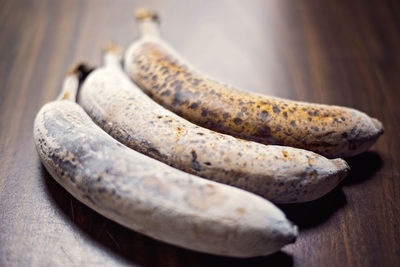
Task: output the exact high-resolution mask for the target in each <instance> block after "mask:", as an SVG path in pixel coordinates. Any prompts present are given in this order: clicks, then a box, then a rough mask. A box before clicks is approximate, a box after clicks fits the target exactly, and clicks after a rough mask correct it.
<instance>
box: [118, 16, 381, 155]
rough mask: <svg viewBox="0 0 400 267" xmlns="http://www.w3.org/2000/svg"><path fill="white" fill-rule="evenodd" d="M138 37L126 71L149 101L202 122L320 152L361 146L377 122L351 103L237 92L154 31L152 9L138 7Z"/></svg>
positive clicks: (374, 133) (377, 130)
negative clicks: (195, 65) (202, 70)
mask: <svg viewBox="0 0 400 267" xmlns="http://www.w3.org/2000/svg"><path fill="white" fill-rule="evenodd" d="M136 17H137V20H138V22H139V26H140V30H141V38H140V39H139V40H138V41H136V42H134V43H133V44H132V45H131V46H130V47H129V49H128V50H127V52H126V55H125V65H124V66H125V70H126V72H127V73H128V75H129V76H130V77H131V78H132V79H133V80H134V81H135V82H136V83H137V84H138V85H139V86H140V87H141V88H142V89H143V90H144V92H146V93H147V94H148V95H150V96H151V97H152V98H153V99H154V100H155V101H157V102H158V103H160V104H161V105H163V106H165V107H167V108H168V109H170V110H172V111H173V112H175V113H177V114H179V115H181V116H182V117H184V118H186V119H188V120H189V121H192V122H194V123H196V124H198V125H201V126H203V127H206V128H209V129H212V130H215V131H218V132H222V133H226V134H230V135H233V136H236V137H240V138H243V139H247V140H252V141H256V142H260V143H264V144H277V145H285V146H292V147H298V148H303V149H307V150H311V151H314V152H316V153H319V154H321V155H324V156H326V157H331V158H334V157H350V156H354V155H357V154H359V153H362V152H364V151H365V150H367V149H368V148H369V147H370V146H371V145H372V144H373V143H374V142H375V141H376V140H377V139H378V137H379V136H380V135H381V134H382V133H383V127H382V124H381V123H380V122H379V121H378V120H377V119H374V118H371V117H369V116H368V115H366V114H365V113H363V112H360V111H358V110H355V109H351V108H345V107H339V106H328V105H322V104H311V103H305V102H298V101H291V100H286V99H282V98H275V97H270V96H265V95H259V94H255V93H248V92H243V91H240V90H237V89H234V88H232V87H230V86H228V85H225V84H222V83H219V82H217V81H215V80H213V79H210V78H208V77H207V76H204V75H202V74H200V73H199V72H198V71H196V70H195V69H194V68H193V67H191V66H190V65H189V64H188V63H187V62H185V61H184V60H183V59H182V58H181V57H180V56H179V55H178V54H177V53H176V52H175V51H174V50H173V49H172V48H171V47H170V46H169V45H168V44H167V43H166V42H164V41H163V40H162V39H161V37H160V34H159V28H158V27H159V26H158V18H157V15H156V14H155V13H153V12H151V11H148V10H142V9H141V10H139V11H138V12H137V15H136Z"/></svg>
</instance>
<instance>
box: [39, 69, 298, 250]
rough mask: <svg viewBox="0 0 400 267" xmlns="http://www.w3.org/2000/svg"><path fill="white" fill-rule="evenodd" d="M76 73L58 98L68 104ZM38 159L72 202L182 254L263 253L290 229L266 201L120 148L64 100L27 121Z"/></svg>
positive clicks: (291, 233)
mask: <svg viewBox="0 0 400 267" xmlns="http://www.w3.org/2000/svg"><path fill="white" fill-rule="evenodd" d="M76 70H77V69H75V71H74V72H72V73H71V74H69V76H67V78H66V79H65V82H64V90H63V92H62V93H61V95H60V97H59V99H74V96H75V92H76V89H77V87H78V74H79V73H81V74H82V73H84V72H82V71H80V72H79V73H78V72H77V71H76ZM34 140H35V144H36V149H37V152H38V154H39V157H40V160H41V161H42V163H43V165H44V166H45V167H46V169H47V170H48V171H49V172H50V174H51V175H52V176H53V177H54V179H55V180H56V181H57V182H58V183H60V184H61V185H62V186H63V187H64V188H65V189H66V190H67V191H69V192H70V193H71V194H72V195H73V196H74V197H76V198H77V199H79V200H80V201H81V202H83V203H85V204H86V205H87V206H89V207H91V208H92V209H94V210H95V211H97V212H99V213H100V214H102V215H104V216H106V217H107V218H109V219H111V220H114V221H116V222H118V223H120V224H122V225H124V226H126V227H129V228H131V229H133V230H135V231H138V232H140V233H143V234H145V235H148V236H150V237H153V238H155V239H158V240H161V241H165V242H167V243H170V244H174V245H177V246H180V247H185V248H188V249H192V250H196V251H201V252H206V253H211V254H216V255H225V256H234V257H251V256H260V255H267V254H270V253H273V252H275V251H277V250H279V248H280V247H282V246H283V245H285V244H287V243H290V242H293V241H294V239H295V237H296V236H297V227H296V226H294V225H292V224H291V223H290V222H289V221H288V220H287V219H286V218H285V215H284V214H283V213H282V212H281V211H280V210H279V209H278V208H277V207H275V206H274V205H273V204H272V203H270V202H269V201H267V200H265V199H263V198H261V197H259V196H256V195H254V194H251V193H248V192H246V191H244V190H240V189H237V188H234V187H231V186H227V185H223V184H219V183H215V182H210V181H208V180H205V179H201V178H198V177H195V176H193V175H190V174H187V173H185V172H182V171H179V170H176V169H174V168H172V167H170V166H168V165H165V164H163V163H161V162H159V161H157V160H154V159H151V158H149V157H146V156H144V155H143V154H140V153H138V152H136V151H134V150H131V149H129V148H128V147H125V146H124V145H122V144H121V143H119V142H118V141H116V140H114V139H113V138H112V137H110V136H109V135H108V134H106V133H105V132H104V131H103V130H101V129H100V128H99V127H98V126H97V125H96V124H95V123H94V122H93V121H92V120H91V119H90V118H89V116H88V115H87V114H86V113H85V112H84V110H83V109H82V108H81V107H80V106H79V105H77V104H76V103H74V102H73V101H68V100H58V101H54V102H50V103H48V104H46V105H44V106H43V107H42V108H41V110H40V111H39V113H38V114H37V116H36V119H35V123H34Z"/></svg>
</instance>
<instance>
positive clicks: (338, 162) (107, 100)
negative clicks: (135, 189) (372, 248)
mask: <svg viewBox="0 0 400 267" xmlns="http://www.w3.org/2000/svg"><path fill="white" fill-rule="evenodd" d="M120 57H121V56H120V55H119V54H118V53H117V52H116V51H115V49H112V50H109V51H108V52H106V53H105V55H104V61H105V64H106V66H105V67H103V68H99V69H97V70H94V71H93V72H92V73H90V74H89V75H88V76H87V78H86V80H84V81H83V83H82V85H81V88H80V93H79V97H78V103H79V104H80V105H81V106H82V107H83V108H84V109H85V110H86V112H87V113H88V114H89V116H90V117H91V118H92V119H93V120H94V121H95V122H96V123H97V124H98V125H99V126H100V127H101V128H103V129H104V130H105V131H106V132H108V133H109V134H110V135H111V136H113V137H114V138H115V139H117V140H118V141H120V142H121V143H123V144H125V145H127V146H128V147H131V148H133V149H135V150H137V151H139V152H142V153H144V154H146V155H148V156H151V157H153V158H155V159H158V160H160V161H163V162H164V163H167V164H169V165H171V166H173V167H176V168H179V169H181V170H184V171H186V172H189V173H192V174H195V175H198V176H202V177H205V178H208V179H211V180H214V181H217V182H222V183H225V184H229V185H233V186H236V187H240V188H242V189H245V190H247V191H250V192H253V193H256V194H258V195H261V196H263V197H265V198H268V199H269V200H271V201H273V202H278V203H293V202H305V201H310V200H314V199H316V198H319V197H321V196H322V195H324V194H326V193H328V192H329V191H331V190H332V189H333V188H334V187H335V186H336V185H337V184H338V183H339V182H340V181H341V180H342V179H343V178H344V177H345V176H346V174H347V172H348V170H349V168H348V165H347V164H346V162H345V161H344V160H342V159H334V160H329V159H327V158H325V157H322V156H320V155H318V154H315V153H313V152H310V151H306V150H302V149H296V148H291V147H283V146H266V145H263V144H259V143H255V142H249V141H245V140H242V139H238V138H234V137H232V136H228V135H224V134H220V133H217V132H214V131H211V130H208V129H206V128H202V127H199V126H197V125H195V124H193V123H190V122H189V121H186V120H185V119H183V118H181V117H179V116H177V115H176V114H174V113H172V112H171V111H169V110H167V109H165V108H163V107H162V106H160V105H158V104H157V103H155V102H154V101H153V100H151V99H150V98H149V97H148V96H147V95H145V94H144V93H143V92H142V91H141V90H140V89H139V88H138V87H137V86H135V85H134V84H133V83H132V82H131V81H130V80H129V78H128V77H127V76H126V75H125V73H124V72H123V70H122V67H121V65H120Z"/></svg>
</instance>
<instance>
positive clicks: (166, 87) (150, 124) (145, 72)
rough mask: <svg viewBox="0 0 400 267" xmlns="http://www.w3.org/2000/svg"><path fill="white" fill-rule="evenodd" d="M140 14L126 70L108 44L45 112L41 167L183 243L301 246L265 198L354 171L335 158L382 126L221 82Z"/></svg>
mask: <svg viewBox="0 0 400 267" xmlns="http://www.w3.org/2000/svg"><path fill="white" fill-rule="evenodd" d="M136 17H137V20H138V21H139V25H140V28H141V33H142V35H141V38H140V39H139V40H138V41H136V42H134V43H133V44H132V45H131V46H130V47H129V49H128V50H127V51H126V53H125V56H124V64H123V67H122V58H123V53H122V51H121V49H119V48H117V47H116V46H108V47H107V48H106V49H105V51H104V53H103V64H104V66H102V67H100V68H96V69H94V68H92V67H90V66H88V65H87V64H85V63H80V64H77V65H76V66H74V67H73V68H72V69H71V71H70V72H69V73H68V74H67V75H66V77H65V79H64V82H63V86H62V90H61V93H60V95H59V97H58V98H57V100H56V101H53V102H50V103H48V104H46V105H44V106H43V107H42V108H41V109H40V111H39V112H38V114H37V116H36V119H35V122H34V140H35V145H36V149H37V152H38V154H39V157H40V159H41V162H42V163H43V165H44V166H45V168H46V169H47V170H48V171H49V173H50V174H51V175H52V176H53V178H54V179H55V180H56V181H57V182H58V183H59V184H61V185H62V186H63V187H64V188H65V189H66V190H67V191H68V192H70V193H71V194H72V195H73V196H74V197H76V198H77V199H79V200H80V201H81V202H83V203H84V204H86V205H87V206H89V207H91V208H92V209H94V210H95V211H97V212H99V213H100V214H102V215H104V216H105V217H107V218H109V219H111V220H114V221H116V222H118V223H120V224H122V225H124V226H126V227H128V228H130V229H133V230H135V231H137V232H140V233H142V234H145V235H147V236H150V237H152V238H155V239H157V240H160V241H163V242H167V243H170V244H174V245H176V246H180V247H184V248H188V249H192V250H196V251H200V252H205V253H211V254H215V255H223V256H232V257H254V256H263V255H268V254H271V253H273V252H276V251H277V250H279V249H280V248H281V247H282V246H284V245H286V244H289V243H291V242H294V241H295V239H296V236H297V234H298V230H297V227H296V226H295V225H293V224H292V223H291V222H290V221H288V219H287V218H286V217H285V215H284V214H283V213H282V211H280V210H279V208H277V207H276V206H275V205H274V204H272V203H271V202H270V201H272V202H275V203H297V202H305V201H311V200H314V199H317V198H319V197H321V196H323V195H325V194H326V193H328V192H330V191H331V190H332V189H333V188H335V187H336V186H337V185H338V183H339V182H340V181H341V180H343V179H344V178H345V177H346V175H347V174H348V172H349V166H348V165H347V163H346V162H345V161H344V160H342V159H340V158H335V157H340V156H353V155H356V154H359V153H361V152H363V151H365V150H366V149H368V147H370V146H371V145H372V144H373V143H374V142H375V141H376V140H377V138H378V137H379V135H380V134H382V133H383V127H382V124H381V123H380V122H379V121H378V120H376V119H373V118H370V117H369V116H368V115H366V114H365V113H362V112H360V111H357V110H354V109H350V108H344V107H338V106H327V105H320V104H310V103H303V102H295V101H290V100H285V99H279V98H273V97H269V96H263V95H256V94H251V93H244V92H242V91H240V90H237V89H233V88H232V87H230V86H227V85H224V84H221V83H219V82H216V81H214V80H213V79H210V78H207V77H206V76H205V75H202V74H200V73H199V72H197V71H195V70H194V68H193V67H191V66H190V65H189V64H188V63H186V62H185V61H184V60H183V59H182V58H181V57H180V56H179V55H178V54H177V53H176V52H175V51H174V50H173V49H172V48H171V47H170V46H169V45H168V44H167V43H165V42H164V41H163V40H162V39H161V37H160V34H159V28H158V16H157V15H156V14H155V13H153V12H151V11H148V10H144V9H140V10H139V11H138V12H137V14H136ZM132 80H133V81H134V82H135V83H136V84H137V85H136V84H135V83H133V82H132ZM153 100H155V101H156V102H155V101H153ZM157 102H158V103H157ZM175 113H176V114H175ZM306 149H307V150H306ZM317 153H319V154H317ZM327 157H328V158H327ZM329 158H335V159H329ZM267 199H268V200H267Z"/></svg>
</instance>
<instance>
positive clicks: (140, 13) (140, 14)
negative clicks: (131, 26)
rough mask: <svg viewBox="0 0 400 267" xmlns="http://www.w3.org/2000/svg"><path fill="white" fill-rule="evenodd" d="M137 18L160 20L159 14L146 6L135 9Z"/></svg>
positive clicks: (140, 19)
mask: <svg viewBox="0 0 400 267" xmlns="http://www.w3.org/2000/svg"><path fill="white" fill-rule="evenodd" d="M135 18H136V19H137V20H138V21H144V20H148V19H150V20H153V21H159V17H158V14H157V13H156V12H155V11H152V10H150V9H147V8H144V7H140V8H138V9H136V10H135Z"/></svg>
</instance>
